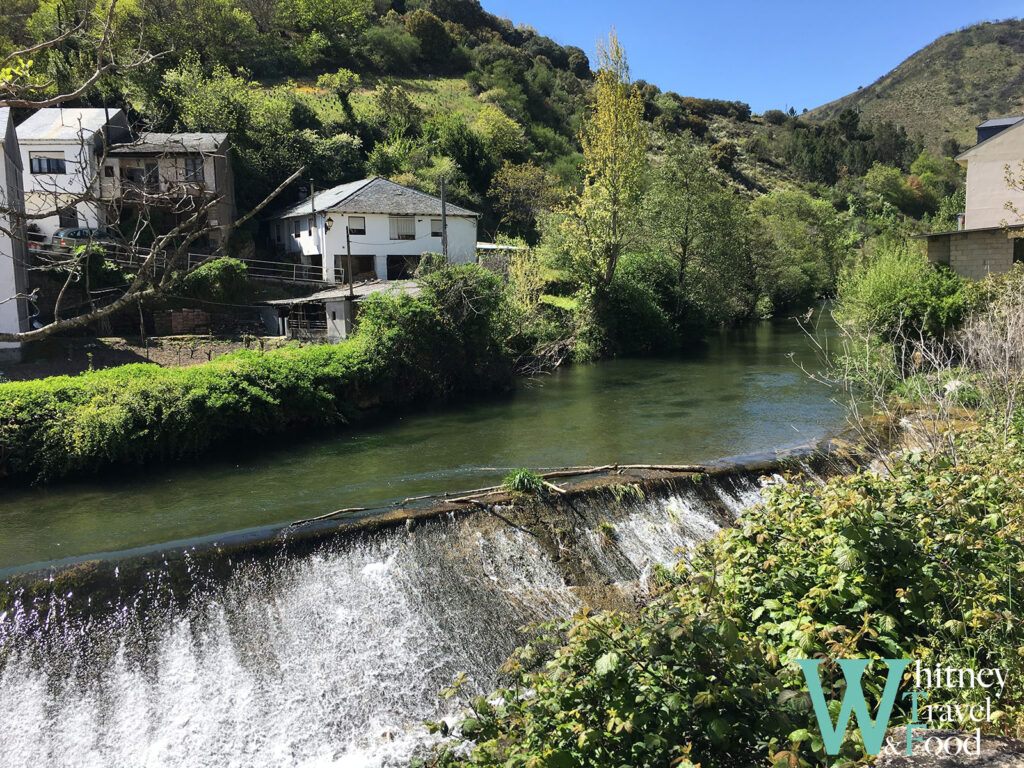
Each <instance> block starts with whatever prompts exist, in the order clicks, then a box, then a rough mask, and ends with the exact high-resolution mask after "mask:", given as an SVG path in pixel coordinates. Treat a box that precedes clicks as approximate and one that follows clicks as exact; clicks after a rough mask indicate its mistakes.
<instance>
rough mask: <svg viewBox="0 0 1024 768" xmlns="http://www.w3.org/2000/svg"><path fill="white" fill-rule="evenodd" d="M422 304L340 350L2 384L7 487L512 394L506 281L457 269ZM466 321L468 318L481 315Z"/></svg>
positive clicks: (379, 310)
mask: <svg viewBox="0 0 1024 768" xmlns="http://www.w3.org/2000/svg"><path fill="white" fill-rule="evenodd" d="M438 274H439V275H442V276H443V277H442V278H440V279H436V280H435V279H433V278H434V276H428V277H427V278H425V279H424V284H423V292H422V294H421V295H420V296H418V297H415V298H413V297H409V296H389V297H380V298H379V299H377V300H371V301H367V302H365V303H364V304H363V305H362V309H361V319H360V329H359V332H358V333H357V334H356V335H355V337H354V338H352V339H350V340H347V341H345V342H343V343H340V344H336V345H317V346H309V347H302V348H294V349H292V348H289V349H282V350H276V351H272V352H257V351H240V352H236V353H234V354H228V355H224V356H222V357H220V358H218V359H216V360H214V361H212V362H209V363H206V364H204V365H198V366H194V367H191V368H159V367H157V366H155V365H127V366H122V367H120V368H114V369H109V370H103V371H94V372H90V373H85V374H82V375H80V376H74V377H69V376H59V377H53V378H49V379H42V380H38V381H25V382H11V383H6V384H0V480H3V481H4V482H5V483H8V484H10V483H25V482H37V483H46V482H52V481H55V480H61V479H65V478H72V477H80V476H83V475H92V474H96V473H101V472H107V473H109V472H111V471H115V470H117V469H119V468H125V467H132V466H141V465H146V464H153V463H159V464H168V463H174V462H178V461H183V460H188V459H195V458H197V457H200V456H204V455H206V454H208V453H209V452H211V451H213V450H215V449H217V448H220V447H229V446H231V445H232V444H233V443H239V442H243V443H248V444H252V442H253V441H257V440H264V441H268V442H271V443H272V442H273V441H274V440H275V439H276V438H278V437H279V436H286V435H289V434H295V433H298V432H302V433H304V434H310V433H312V434H316V433H318V432H326V431H328V430H331V429H336V428H338V427H339V426H341V425H345V424H351V423H353V422H356V421H360V420H363V419H366V418H367V417H368V416H369V415H371V414H373V413H375V412H379V411H381V410H383V409H395V408H400V407H402V406H405V405H408V404H411V403H417V404H425V403H436V402H445V401H448V400H451V399H452V398H454V397H457V396H459V395H462V394H464V393H483V392H492V391H497V390H502V389H507V388H508V387H509V386H510V384H511V368H510V365H509V362H508V360H507V359H506V358H505V357H504V356H503V354H502V351H501V349H500V344H499V343H498V341H497V335H496V332H495V328H494V324H495V322H496V319H495V312H496V309H497V304H498V301H499V298H498V286H497V278H496V277H494V276H493V275H489V274H488V273H484V272H483V271H482V270H478V269H476V268H461V269H460V268H452V269H450V270H447V271H445V272H442V273H438ZM466 313H470V314H469V316H467V315H466Z"/></svg>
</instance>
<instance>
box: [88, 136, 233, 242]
mask: <svg viewBox="0 0 1024 768" xmlns="http://www.w3.org/2000/svg"><path fill="white" fill-rule="evenodd" d="M226 152H228V149H227V147H224V148H222V150H218V153H217V154H216V155H207V156H205V157H204V158H203V181H202V182H190V181H187V180H186V178H185V156H186V154H189V153H184V152H178V153H169V154H167V155H160V156H157V155H143V154H140V155H129V154H125V153H118V154H114V155H109V156H108V157H107V158H106V160H105V162H104V165H105V166H106V167H108V168H110V169H111V172H112V173H113V176H107V175H106V172H104V173H102V174H100V193H101V197H102V198H103V199H104V200H111V201H113V200H117V199H119V198H120V197H121V196H122V195H123V194H125V192H128V191H131V190H130V183H129V182H127V180H126V179H124V178H122V177H123V175H124V174H125V172H126V171H128V169H138V170H140V171H143V172H144V171H145V169H146V165H147V163H148V164H153V163H156V166H157V178H158V180H159V188H158V189H159V192H160V193H164V194H166V193H168V192H170V191H172V190H173V189H174V188H176V187H179V188H180V187H192V188H194V189H195V191H196V192H197V193H198V192H202V193H203V194H207V195H218V196H220V197H221V200H220V201H219V202H218V203H217V204H216V205H214V206H213V208H211V209H210V213H209V217H208V218H209V222H210V225H211V226H213V227H218V228H219V229H218V230H217V231H216V232H212V233H211V239H212V240H214V241H215V242H219V241H220V240H222V239H223V238H224V237H225V236H226V233H227V230H228V228H229V227H230V225H231V224H232V223H233V221H234V219H235V194H234V175H233V174H232V171H231V162H230V160H229V158H228V157H227V156H226V154H225V153H226Z"/></svg>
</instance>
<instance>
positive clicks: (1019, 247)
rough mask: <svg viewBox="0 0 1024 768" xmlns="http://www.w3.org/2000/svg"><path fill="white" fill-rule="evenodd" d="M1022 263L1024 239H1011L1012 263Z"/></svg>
mask: <svg viewBox="0 0 1024 768" xmlns="http://www.w3.org/2000/svg"><path fill="white" fill-rule="evenodd" d="M1022 261H1024V237H1015V238H1013V263H1014V264H1019V263H1021V262H1022Z"/></svg>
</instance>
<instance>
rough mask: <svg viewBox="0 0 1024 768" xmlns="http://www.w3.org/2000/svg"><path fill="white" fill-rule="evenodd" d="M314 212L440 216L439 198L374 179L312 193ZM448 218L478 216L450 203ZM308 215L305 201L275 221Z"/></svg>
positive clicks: (283, 213) (384, 180) (281, 214)
mask: <svg viewBox="0 0 1024 768" xmlns="http://www.w3.org/2000/svg"><path fill="white" fill-rule="evenodd" d="M315 204H316V210H317V211H318V212H322V211H329V212H331V213H355V214H360V213H381V214H388V215H392V216H440V215H441V198H439V197H434V196H433V195H428V194H426V193H425V192H420V191H418V190H415V189H411V188H409V187H403V186H402V185H401V184H396V183H395V182H393V181H388V180H387V179H382V178H380V177H378V176H374V177H372V178H369V179H362V180H361V181H352V182H349V183H348V184H341V185H339V186H337V187H333V188H332V189H325V190H324V191H323V192H317V193H316V200H315ZM447 208H448V215H449V216H479V215H480V214H478V213H476V212H474V211H471V210H469V209H467V208H463V207H461V206H458V205H453V204H452V203H448V204H447ZM310 213H312V209H311V208H310V199H309V198H308V197H307V198H306V199H305V200H303V201H302V202H301V203H297V204H296V205H293V206H291V207H289V208H286V209H285V210H283V211H281V212H280V213H279V214H277V216H278V218H282V219H284V218H289V217H292V216H308V215H310Z"/></svg>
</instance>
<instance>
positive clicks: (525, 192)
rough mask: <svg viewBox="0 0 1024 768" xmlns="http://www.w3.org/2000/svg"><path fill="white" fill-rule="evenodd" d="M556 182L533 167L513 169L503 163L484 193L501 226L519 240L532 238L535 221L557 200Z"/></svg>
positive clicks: (510, 164)
mask: <svg viewBox="0 0 1024 768" xmlns="http://www.w3.org/2000/svg"><path fill="white" fill-rule="evenodd" d="M557 185H558V179H557V178H556V177H555V176H554V175H553V174H551V173H549V172H548V171H545V170H544V169H543V168H541V167H540V166H537V165H534V164H533V163H521V164H518V165H513V164H512V163H510V162H508V161H507V160H506V161H505V163H504V164H503V165H502V166H501V168H499V169H498V171H497V172H496V173H495V174H494V178H493V179H492V180H491V188H490V191H489V192H488V194H489V196H490V197H491V199H492V200H494V203H495V208H496V209H497V211H498V213H499V214H500V216H501V223H502V224H504V225H506V226H508V227H510V228H512V230H513V231H514V232H517V233H519V234H521V235H523V236H530V237H531V238H532V237H534V236H535V235H536V230H537V220H538V217H539V216H541V215H542V214H543V213H544V212H546V211H550V210H552V209H553V208H554V207H555V206H556V205H557V204H558V199H559V194H558V189H557Z"/></svg>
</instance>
